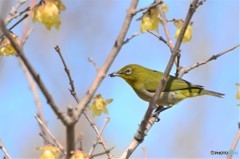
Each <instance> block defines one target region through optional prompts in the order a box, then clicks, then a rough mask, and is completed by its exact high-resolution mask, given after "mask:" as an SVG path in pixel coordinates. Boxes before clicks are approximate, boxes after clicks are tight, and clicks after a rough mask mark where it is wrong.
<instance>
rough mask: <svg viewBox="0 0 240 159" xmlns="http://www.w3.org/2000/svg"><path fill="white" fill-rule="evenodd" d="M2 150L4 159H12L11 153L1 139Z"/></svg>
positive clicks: (0, 147) (0, 146)
mask: <svg viewBox="0 0 240 159" xmlns="http://www.w3.org/2000/svg"><path fill="white" fill-rule="evenodd" d="M0 149H1V150H2V152H3V153H4V157H5V158H6V159H11V157H10V155H9V153H8V152H7V150H6V148H5V146H4V145H3V142H2V139H0Z"/></svg>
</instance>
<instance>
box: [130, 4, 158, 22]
mask: <svg viewBox="0 0 240 159" xmlns="http://www.w3.org/2000/svg"><path fill="white" fill-rule="evenodd" d="M159 4H162V2H155V3H153V4H150V5H149V6H146V7H143V8H140V9H137V10H135V11H134V12H133V14H137V13H139V12H142V11H144V10H147V11H148V10H149V9H152V8H154V7H156V6H157V5H159ZM140 19H141V17H140V18H138V19H137V20H140Z"/></svg>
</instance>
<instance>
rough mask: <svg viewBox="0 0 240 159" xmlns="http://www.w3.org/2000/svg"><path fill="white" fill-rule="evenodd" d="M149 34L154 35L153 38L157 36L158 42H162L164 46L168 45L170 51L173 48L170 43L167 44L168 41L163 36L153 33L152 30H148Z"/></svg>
mask: <svg viewBox="0 0 240 159" xmlns="http://www.w3.org/2000/svg"><path fill="white" fill-rule="evenodd" d="M147 32H149V33H150V34H152V35H153V36H155V37H156V38H157V39H158V40H160V41H162V42H163V43H164V44H166V45H167V46H168V47H169V49H171V46H170V45H169V43H168V42H167V40H165V39H164V38H163V37H162V36H159V35H157V34H156V33H154V32H152V31H151V30H147Z"/></svg>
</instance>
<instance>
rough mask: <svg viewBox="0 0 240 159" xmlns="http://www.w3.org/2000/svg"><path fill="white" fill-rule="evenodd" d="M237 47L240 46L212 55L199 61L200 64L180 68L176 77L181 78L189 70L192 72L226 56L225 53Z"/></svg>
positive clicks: (239, 45)
mask: <svg viewBox="0 0 240 159" xmlns="http://www.w3.org/2000/svg"><path fill="white" fill-rule="evenodd" d="M238 47H240V44H238V45H236V46H234V47H231V48H229V49H227V50H225V51H222V52H220V53H218V54H216V55H212V56H211V57H210V58H208V59H206V60H203V61H200V62H197V63H195V64H193V65H192V66H189V67H182V68H181V69H180V71H179V76H178V77H179V78H181V77H182V76H183V75H184V74H186V73H188V72H189V71H191V70H193V69H195V68H197V67H199V66H201V65H204V64H207V63H208V62H210V61H212V60H216V59H217V58H219V57H220V56H222V55H224V54H226V53H228V52H230V51H232V50H234V49H236V48H238Z"/></svg>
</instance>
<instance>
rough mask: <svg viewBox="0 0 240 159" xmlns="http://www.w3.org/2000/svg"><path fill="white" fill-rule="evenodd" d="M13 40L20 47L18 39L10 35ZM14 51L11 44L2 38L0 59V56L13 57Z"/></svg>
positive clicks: (5, 38) (14, 35)
mask: <svg viewBox="0 0 240 159" xmlns="http://www.w3.org/2000/svg"><path fill="white" fill-rule="evenodd" d="M11 35H12V37H13V39H14V40H15V42H16V43H18V44H19V45H21V42H20V41H19V40H18V37H17V35H16V34H14V33H11ZM15 54H16V51H15V49H14V48H13V46H12V44H11V42H10V41H9V39H8V38H7V37H5V36H4V37H3V38H2V39H1V41H0V57H1V56H9V55H15Z"/></svg>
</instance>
